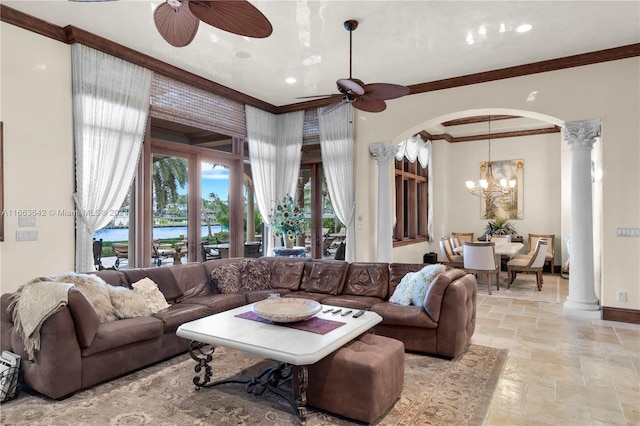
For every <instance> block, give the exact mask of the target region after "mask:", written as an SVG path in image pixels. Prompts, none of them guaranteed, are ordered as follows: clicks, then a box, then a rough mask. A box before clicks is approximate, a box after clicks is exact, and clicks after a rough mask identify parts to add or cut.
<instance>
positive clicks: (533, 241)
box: [529, 234, 556, 275]
mask: <svg viewBox="0 0 640 426" xmlns="http://www.w3.org/2000/svg"><path fill="white" fill-rule="evenodd" d="M541 238H544V239H546V240H547V255H546V257H545V260H544V264H545V265H546V264H547V263H548V264H549V270H550V271H551V274H552V275H553V263H554V258H555V251H554V248H555V241H556V236H555V235H554V234H529V255H533V252H534V251H535V250H536V245H537V242H538V240H539V239H541Z"/></svg>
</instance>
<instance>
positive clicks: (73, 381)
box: [2, 295, 82, 399]
mask: <svg viewBox="0 0 640 426" xmlns="http://www.w3.org/2000/svg"><path fill="white" fill-rule="evenodd" d="M5 296H7V295H2V311H3V312H2V349H3V350H10V351H11V352H13V353H16V354H18V355H20V356H21V357H22V367H23V377H24V383H25V385H27V386H28V387H30V388H31V389H34V390H36V391H38V392H40V393H42V394H44V395H47V396H48V397H50V398H54V399H59V398H62V397H64V396H67V395H69V394H71V393H73V392H74V391H76V390H78V389H80V388H81V387H82V357H81V352H80V345H79V343H78V338H77V336H76V329H75V326H74V321H73V318H72V316H71V311H70V310H69V307H68V306H65V307H64V308H62V309H61V310H59V311H58V312H56V313H55V314H53V315H51V316H50V317H49V318H47V320H46V321H45V322H44V323H43V324H42V327H41V328H40V350H39V351H37V352H36V353H35V357H34V359H33V360H29V359H28V357H27V353H26V350H25V348H24V343H23V341H22V338H21V337H20V336H19V335H18V333H17V332H16V330H15V328H14V326H13V322H7V321H6V320H5V313H6V306H5V301H6V300H5ZM7 299H8V297H7ZM7 315H8V313H7ZM9 318H10V316H9ZM5 333H6V335H5ZM7 338H8V341H9V342H10V343H9V347H5V344H6V341H7V340H6V339H7Z"/></svg>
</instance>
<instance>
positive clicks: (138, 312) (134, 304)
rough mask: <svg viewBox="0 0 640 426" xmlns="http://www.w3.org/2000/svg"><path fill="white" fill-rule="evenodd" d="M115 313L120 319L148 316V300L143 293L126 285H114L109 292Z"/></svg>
mask: <svg viewBox="0 0 640 426" xmlns="http://www.w3.org/2000/svg"><path fill="white" fill-rule="evenodd" d="M109 294H110V296H111V303H112V305H113V313H114V314H115V315H116V317H118V319H124V318H135V317H146V316H147V315H150V314H151V313H150V312H149V311H150V309H149V306H147V301H146V300H145V298H144V297H143V296H142V295H141V294H137V293H136V292H135V291H133V290H131V289H129V288H126V287H118V286H115V287H112V288H111V289H110V292H109Z"/></svg>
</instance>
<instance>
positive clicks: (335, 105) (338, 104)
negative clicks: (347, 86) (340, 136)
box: [322, 96, 348, 115]
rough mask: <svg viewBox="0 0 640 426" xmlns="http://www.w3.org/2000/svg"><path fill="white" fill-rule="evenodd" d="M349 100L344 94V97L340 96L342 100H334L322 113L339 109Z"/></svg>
mask: <svg viewBox="0 0 640 426" xmlns="http://www.w3.org/2000/svg"><path fill="white" fill-rule="evenodd" d="M347 102H348V101H347V97H346V96H343V97H342V98H340V100H339V101H338V102H334V103H332V104H331V105H329V106H328V107H326V108H325V109H323V110H322V115H325V114H329V113H330V112H332V111H335V110H337V109H338V108H340V107H341V106H342V105H344V104H346V103H347Z"/></svg>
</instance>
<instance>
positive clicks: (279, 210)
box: [271, 195, 306, 243]
mask: <svg viewBox="0 0 640 426" xmlns="http://www.w3.org/2000/svg"><path fill="white" fill-rule="evenodd" d="M272 219H273V220H272V222H271V223H272V225H271V226H272V228H273V230H274V232H275V234H276V236H278V237H283V238H284V239H285V243H286V242H287V241H290V242H293V241H294V240H295V239H296V235H302V234H304V233H305V229H306V220H305V218H304V210H303V209H301V208H300V207H299V206H298V205H297V204H295V203H294V202H293V198H291V196H290V195H286V196H285V197H284V198H283V199H282V201H281V202H280V203H278V205H277V206H276V209H275V212H274V214H273V216H272Z"/></svg>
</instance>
